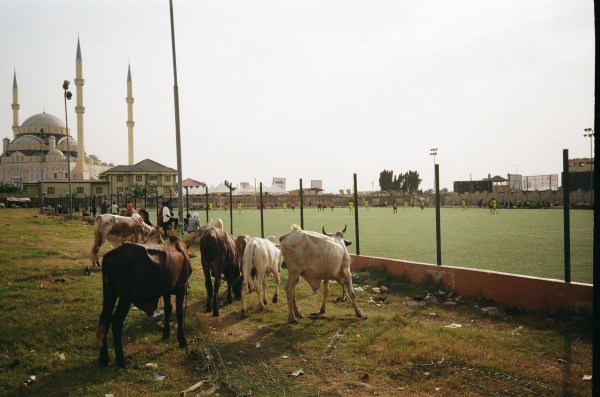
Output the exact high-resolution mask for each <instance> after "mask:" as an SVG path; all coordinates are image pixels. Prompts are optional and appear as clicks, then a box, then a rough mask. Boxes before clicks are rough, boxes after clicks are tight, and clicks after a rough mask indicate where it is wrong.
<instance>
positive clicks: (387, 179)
mask: <svg viewBox="0 0 600 397" xmlns="http://www.w3.org/2000/svg"><path fill="white" fill-rule="evenodd" d="M393 176H394V173H393V171H391V170H389V171H388V170H383V171H381V172H380V173H379V187H380V189H381V190H393V186H394V183H393Z"/></svg>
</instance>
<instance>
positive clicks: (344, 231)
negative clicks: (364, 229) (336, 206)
mask: <svg viewBox="0 0 600 397" xmlns="http://www.w3.org/2000/svg"><path fill="white" fill-rule="evenodd" d="M347 227H348V225H346V224H344V230H342V233H346V228H347Z"/></svg>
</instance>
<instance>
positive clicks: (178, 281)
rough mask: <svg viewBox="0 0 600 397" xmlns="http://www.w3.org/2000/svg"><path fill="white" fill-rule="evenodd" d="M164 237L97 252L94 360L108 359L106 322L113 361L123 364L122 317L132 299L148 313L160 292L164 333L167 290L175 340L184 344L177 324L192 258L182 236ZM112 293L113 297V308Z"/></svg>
mask: <svg viewBox="0 0 600 397" xmlns="http://www.w3.org/2000/svg"><path fill="white" fill-rule="evenodd" d="M169 241H170V244H167V245H149V244H135V243H126V244H123V245H121V246H120V247H118V248H115V249H113V250H111V251H109V252H107V253H106V255H104V258H102V292H103V301H102V302H103V303H102V313H101V314H100V321H99V323H98V330H97V333H96V338H97V341H98V344H99V345H100V346H101V347H100V358H99V361H100V365H102V366H106V365H108V347H107V344H106V338H107V335H108V330H109V328H110V326H111V324H112V333H113V343H114V345H115V356H116V361H117V365H118V366H119V367H120V368H125V367H126V363H125V357H124V356H123V344H122V341H121V334H122V331H123V322H124V321H125V317H126V316H127V313H128V312H129V309H130V307H131V305H132V304H133V305H134V306H136V307H138V308H139V309H141V310H143V311H144V312H145V313H146V314H148V316H150V315H152V313H153V312H154V310H155V309H156V307H157V306H158V300H159V299H160V297H161V296H162V297H163V301H164V314H165V323H164V326H163V335H162V338H163V339H165V340H166V339H168V338H169V335H170V332H171V328H170V324H169V316H170V315H171V312H172V310H173V306H172V304H171V295H175V308H176V314H177V340H178V341H179V346H180V347H186V346H187V341H186V339H185V335H184V330H183V309H184V307H183V304H184V297H185V294H186V289H187V285H188V279H189V277H190V275H191V274H192V264H191V262H190V257H189V256H188V253H187V249H186V248H185V245H184V244H183V241H181V239H180V238H179V237H177V236H174V237H170V240H169ZM117 299H118V300H119V303H118V304H117V308H116V310H115V309H114V306H115V303H116V302H117ZM113 310H114V313H113Z"/></svg>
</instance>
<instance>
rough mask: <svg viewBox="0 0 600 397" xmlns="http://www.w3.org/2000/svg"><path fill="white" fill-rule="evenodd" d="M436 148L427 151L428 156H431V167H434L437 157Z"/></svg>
mask: <svg viewBox="0 0 600 397" xmlns="http://www.w3.org/2000/svg"><path fill="white" fill-rule="evenodd" d="M437 151H438V149H437V148H433V149H429V155H430V156H433V165H435V156H437Z"/></svg>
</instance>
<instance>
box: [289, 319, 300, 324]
mask: <svg viewBox="0 0 600 397" xmlns="http://www.w3.org/2000/svg"><path fill="white" fill-rule="evenodd" d="M288 323H290V324H298V320H297V319H295V318H294V319H292V320H288Z"/></svg>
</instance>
